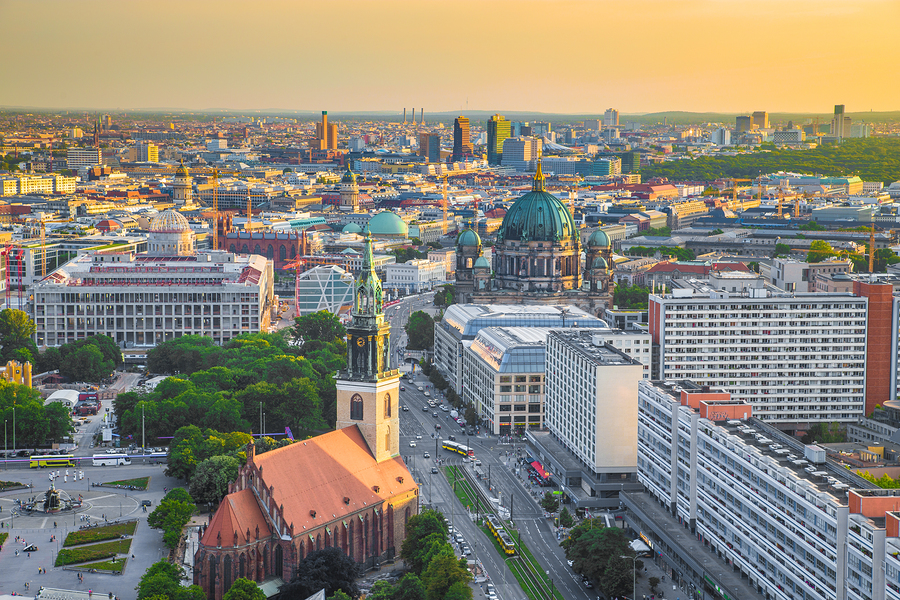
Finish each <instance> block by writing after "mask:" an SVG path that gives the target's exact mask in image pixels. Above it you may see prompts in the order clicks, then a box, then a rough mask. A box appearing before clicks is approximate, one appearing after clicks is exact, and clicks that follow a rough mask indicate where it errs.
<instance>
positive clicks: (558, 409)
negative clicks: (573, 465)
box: [545, 329, 645, 475]
mask: <svg viewBox="0 0 900 600" xmlns="http://www.w3.org/2000/svg"><path fill="white" fill-rule="evenodd" d="M610 337H615V336H609V335H608V332H604V331H599V330H590V329H564V330H555V331H551V332H550V335H549V336H548V338H547V400H546V402H545V405H546V409H545V410H546V413H547V417H546V419H547V428H548V429H549V430H550V433H551V434H552V435H553V436H554V437H555V438H556V439H557V441H558V442H559V443H561V444H562V445H563V446H564V447H565V448H566V449H567V450H568V451H569V452H571V453H572V454H573V455H574V456H575V457H576V458H577V459H578V460H579V461H580V462H581V463H582V464H583V465H585V466H586V467H587V468H588V469H590V471H591V472H592V473H593V474H594V475H599V474H623V473H634V472H635V471H636V470H637V384H638V382H639V381H641V380H642V379H643V378H644V377H645V372H644V366H643V365H642V364H641V363H640V362H638V361H637V360H636V359H635V358H634V357H633V356H629V355H628V354H626V353H625V352H624V351H623V350H621V349H618V348H615V347H614V346H613V345H612V344H611V343H610V342H609V338H610Z"/></svg>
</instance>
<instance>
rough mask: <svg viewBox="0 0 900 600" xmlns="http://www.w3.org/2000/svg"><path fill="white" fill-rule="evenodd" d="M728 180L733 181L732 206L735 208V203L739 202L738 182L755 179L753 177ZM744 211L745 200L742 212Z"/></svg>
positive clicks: (742, 203) (742, 202)
mask: <svg viewBox="0 0 900 600" xmlns="http://www.w3.org/2000/svg"><path fill="white" fill-rule="evenodd" d="M726 181H730V182H731V207H732V208H734V205H735V204H737V182H738V181H753V180H752V179H728V180H726ZM743 211H744V201H743V200H741V212H743Z"/></svg>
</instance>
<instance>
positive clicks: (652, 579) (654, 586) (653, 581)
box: [647, 577, 659, 594]
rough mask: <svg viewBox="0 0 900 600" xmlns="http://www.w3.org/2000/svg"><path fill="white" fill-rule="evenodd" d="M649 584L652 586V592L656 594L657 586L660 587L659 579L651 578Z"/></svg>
mask: <svg viewBox="0 0 900 600" xmlns="http://www.w3.org/2000/svg"><path fill="white" fill-rule="evenodd" d="M647 583H649V584H650V591H651V592H653V593H654V594H655V593H656V586H658V585H659V577H651V578H650V579H648V580H647Z"/></svg>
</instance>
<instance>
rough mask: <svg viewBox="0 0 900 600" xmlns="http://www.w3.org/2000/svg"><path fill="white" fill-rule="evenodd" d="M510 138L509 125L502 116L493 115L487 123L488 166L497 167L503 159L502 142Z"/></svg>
mask: <svg viewBox="0 0 900 600" xmlns="http://www.w3.org/2000/svg"><path fill="white" fill-rule="evenodd" d="M509 136H510V123H509V121H507V120H506V117H504V116H503V115H494V116H492V117H491V118H490V119H488V122H487V155H488V156H487V158H488V164H490V165H499V164H500V162H501V160H502V158H503V142H504V141H506V138H508V137H509Z"/></svg>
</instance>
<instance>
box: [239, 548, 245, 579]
mask: <svg viewBox="0 0 900 600" xmlns="http://www.w3.org/2000/svg"><path fill="white" fill-rule="evenodd" d="M238 573H239V575H238V576H239V577H246V576H247V555H246V554H244V553H243V552H242V553H241V558H240V560H239V561H238Z"/></svg>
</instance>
